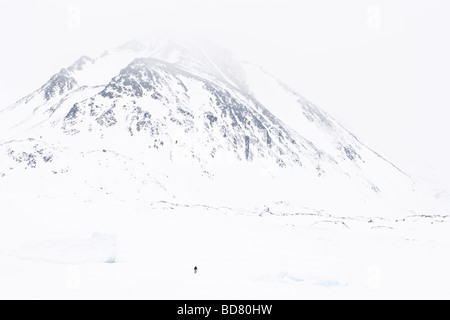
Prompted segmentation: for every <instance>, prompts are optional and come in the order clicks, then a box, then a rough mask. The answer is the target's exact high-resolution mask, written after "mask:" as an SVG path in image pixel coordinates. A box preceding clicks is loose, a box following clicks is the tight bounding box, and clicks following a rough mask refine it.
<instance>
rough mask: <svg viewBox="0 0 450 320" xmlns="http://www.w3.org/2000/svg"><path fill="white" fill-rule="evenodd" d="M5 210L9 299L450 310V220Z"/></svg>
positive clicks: (116, 206) (3, 256)
mask: <svg viewBox="0 0 450 320" xmlns="http://www.w3.org/2000/svg"><path fill="white" fill-rule="evenodd" d="M61 200H62V201H61ZM0 202H1V203H0V204H1V208H2V209H1V211H2V214H1V215H0V298H1V299H22V298H26V299H41V298H43V299H341V298H343V299H347V298H348V299H349V298H352V299H353V298H356V299H360V298H363V299H366V298H367V299H372V298H375V299H378V298H388V299H391V298H393V299H399V298H402V299H403V298H406V299H409V298H425V299H428V298H430V299H431V298H446V299H448V298H450V289H449V288H450V276H449V270H450V259H449V258H448V252H449V249H450V237H449V236H448V230H449V222H450V217H419V216H411V217H405V219H404V220H403V219H400V220H385V219H369V218H352V219H345V218H338V217H329V216H328V217H325V216H321V215H312V214H291V215H286V216H282V215H281V214H279V213H276V214H274V213H269V212H264V211H257V210H255V211H244V210H237V209H230V208H212V207H206V206H192V205H190V206H187V205H181V204H173V203H166V202H159V203H153V204H152V203H140V202H137V203H129V202H128V203H125V202H119V201H117V202H111V201H108V202H106V201H105V202H101V201H99V202H83V201H79V202H74V201H73V200H69V199H66V200H64V199H58V201H56V200H54V199H49V198H36V199H34V200H32V199H28V200H27V201H23V199H18V198H14V197H9V198H5V197H2V198H1V199H0ZM196 265H197V266H198V267H199V273H198V274H197V275H194V272H193V268H194V266H196Z"/></svg>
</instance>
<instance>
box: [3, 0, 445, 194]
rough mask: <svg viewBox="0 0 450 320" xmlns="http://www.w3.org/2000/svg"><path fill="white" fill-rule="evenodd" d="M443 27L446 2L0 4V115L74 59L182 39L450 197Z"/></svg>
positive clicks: (29, 0)
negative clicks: (254, 72) (223, 49)
mask: <svg viewBox="0 0 450 320" xmlns="http://www.w3.org/2000/svg"><path fill="white" fill-rule="evenodd" d="M449 16H450V1H447V0H427V1H425V0H395V1H392V0H390V1H389V0H385V1H384V0H370V1H368V0H339V1H336V0H289V1H288V0H239V1H237V0H189V1H187V0H161V1H159V0H158V1H156V0H127V1H114V0H110V1H106V0H90V1H88V0H78V1H77V0H72V1H68V0H14V1H12V0H0V39H1V48H2V50H1V51H0V55H1V59H0V70H1V72H0V107H3V106H6V105H9V104H11V103H13V102H15V101H16V100H18V99H19V98H21V97H23V96H24V95H26V94H28V93H30V92H31V91H33V90H35V89H37V88H38V87H40V86H41V85H42V84H43V83H44V82H45V81H47V80H48V79H49V78H50V76H51V75H52V74H54V73H55V72H57V71H58V70H59V69H61V68H62V67H66V66H68V65H70V64H71V63H72V62H73V61H75V60H76V59H77V58H78V57H79V56H81V55H85V54H86V55H91V56H95V55H97V54H99V53H101V52H102V51H104V50H106V49H110V48H112V47H115V46H117V45H120V44H122V43H123V42H126V41H128V40H131V39H133V38H136V37H139V36H142V35H145V34H148V33H151V32H153V31H156V30H158V29H161V28H164V27H171V28H175V29H176V28H178V29H182V30H188V31H190V32H192V33H194V34H198V35H200V36H203V37H205V38H209V39H211V40H213V41H216V42H218V43H221V44H224V45H226V46H227V47H229V49H231V50H232V51H234V52H235V53H236V54H238V55H240V56H241V57H243V58H246V59H247V60H250V61H253V62H256V63H258V64H261V65H263V66H264V67H265V68H266V69H267V70H269V71H271V72H272V73H274V74H275V75H277V76H278V77H280V78H281V79H282V80H284V81H285V82H287V83H288V84H289V85H290V86H291V87H293V88H294V89H296V90H297V91H298V92H299V93H301V94H302V95H304V96H305V97H306V98H308V99H309V100H311V101H312V102H314V103H316V104H318V105H320V106H321V107H322V108H323V109H325V110H326V111H328V112H329V113H330V114H332V115H333V116H334V117H335V118H337V119H338V120H339V121H340V122H341V123H342V124H344V125H345V126H346V127H347V128H348V129H349V130H350V131H352V132H353V133H355V134H356V135H357V136H358V137H359V138H360V140H362V141H363V142H365V143H366V144H367V145H368V146H370V147H372V148H373V149H375V150H376V151H378V152H380V153H381V154H383V155H385V156H386V157H387V158H389V159H390V160H392V161H394V162H396V163H397V164H398V165H399V166H401V167H403V168H404V169H405V170H407V171H410V172H411V171H412V172H413V173H415V174H416V175H426V176H428V177H430V176H433V175H434V176H436V177H438V178H439V179H440V180H441V182H442V183H444V184H446V185H447V186H448V187H450V169H449V168H448V164H449V163H450V151H449V150H448V149H449V148H448V147H447V146H448V143H447V139H448V137H450V126H448V124H447V123H448V122H449V121H450V111H449V110H450V97H449V94H448V92H449V88H450V62H449V57H450V42H449V40H448V39H449V38H450V37H449V33H450V19H448V17H449ZM449 189H450V188H449Z"/></svg>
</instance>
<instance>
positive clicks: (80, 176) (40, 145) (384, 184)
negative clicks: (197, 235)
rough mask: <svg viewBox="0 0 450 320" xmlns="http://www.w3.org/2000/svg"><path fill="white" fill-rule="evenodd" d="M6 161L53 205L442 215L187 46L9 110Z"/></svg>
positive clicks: (179, 44) (168, 44)
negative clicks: (88, 200)
mask: <svg viewBox="0 0 450 320" xmlns="http://www.w3.org/2000/svg"><path fill="white" fill-rule="evenodd" d="M0 157H1V158H0V159H1V160H2V161H1V162H0V177H1V178H0V188H2V187H3V188H12V186H16V187H17V188H20V189H21V190H22V189H24V188H25V189H27V188H28V189H29V191H30V192H34V191H36V190H38V191H39V192H42V193H43V194H51V195H55V194H59V192H62V193H64V192H65V194H76V195H84V196H85V197H91V196H99V197H100V196H101V197H115V198H119V199H121V198H127V199H128V198H129V199H143V200H149V201H157V200H161V199H172V200H173V199H176V200H179V201H190V202H194V203H200V202H201V203H204V202H214V203H220V204H222V205H224V204H227V205H233V204H236V205H238V206H239V205H249V204H251V205H259V206H264V205H267V206H269V205H270V206H271V207H272V208H274V207H276V206H280V205H281V206H283V204H289V205H286V206H289V207H290V209H289V210H293V212H297V211H299V210H312V211H319V212H328V213H332V214H342V213H345V214H348V215H364V214H366V211H370V214H377V215H383V214H388V213H390V212H394V213H395V212H398V213H400V211H402V212H404V210H413V211H415V212H422V210H432V209H430V208H432V207H430V203H429V202H426V201H425V200H424V199H425V198H426V197H425V196H426V194H425V193H426V192H424V191H423V190H422V189H421V188H420V186H419V185H418V184H417V183H416V181H415V180H414V179H412V178H411V177H410V176H408V175H407V174H405V173H404V172H402V171H401V170H400V169H399V168H397V167H396V166H395V165H394V164H392V163H390V162H389V161H387V160H386V159H384V158H383V157H382V156H380V155H379V154H377V153H376V152H374V151H372V150H370V149H369V148H367V147H366V146H365V145H364V144H363V143H361V142H360V141H359V140H358V139H357V138H356V137H355V136H354V135H353V134H351V133H350V132H348V131H347V130H346V129H345V128H344V127H342V126H341V125H340V124H339V123H338V122H337V121H335V120H334V119H333V118H332V117H331V116H330V115H328V114H327V113H326V112H325V111H324V110H322V109H321V108H319V107H317V106H316V105H314V104H313V103H311V102H309V101H308V100H306V99H305V98H304V97H302V96H301V95H299V94H298V93H297V92H295V91H294V90H293V89H291V88H289V87H288V86H287V85H286V84H284V83H283V82H281V81H280V80H278V79H276V78H275V77H273V76H271V75H270V74H269V73H267V72H266V71H264V70H263V69H262V68H260V67H258V66H255V65H253V64H251V63H247V62H242V61H240V60H239V59H237V58H235V57H234V56H233V54H232V53H230V52H229V51H228V50H226V49H225V48H223V47H220V46H218V45H215V44H212V43H210V42H206V41H203V40H197V39H195V40H193V39H190V40H186V39H179V38H178V37H177V36H170V37H161V36H159V35H153V36H149V37H146V38H142V39H139V40H135V41H132V42H129V43H126V44H124V45H123V46H121V47H119V48H116V49H114V50H111V51H106V52H104V53H103V54H102V55H101V56H99V57H95V58H91V57H87V56H84V57H81V58H80V59H79V60H77V61H76V62H75V63H73V64H72V65H71V66H69V67H67V68H64V69H62V70H61V71H59V72H58V73H56V74H55V75H54V76H53V77H52V78H51V79H50V80H49V81H48V82H47V83H46V84H44V85H43V86H42V87H41V88H40V89H38V90H36V91H35V92H33V93H31V94H30V95H28V96H27V97H25V98H23V99H22V100H19V101H18V102H17V103H15V104H14V105H12V106H10V107H8V108H6V109H2V110H1V111H0ZM30 170H31V171H30ZM23 175H25V177H27V180H28V181H34V183H32V182H30V183H27V184H26V186H24V184H23V183H15V182H17V181H18V177H23ZM42 181H46V183H45V185H43V184H42ZM63 190H65V191H63ZM422 195H424V197H422ZM292 208H294V209H292ZM269 210H270V209H269ZM282 210H288V209H286V208H283V209H282Z"/></svg>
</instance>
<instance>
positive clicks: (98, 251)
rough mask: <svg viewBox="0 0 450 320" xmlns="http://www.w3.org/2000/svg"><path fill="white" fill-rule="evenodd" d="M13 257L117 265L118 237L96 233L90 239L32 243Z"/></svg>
mask: <svg viewBox="0 0 450 320" xmlns="http://www.w3.org/2000/svg"><path fill="white" fill-rule="evenodd" d="M11 256H13V257H15V258H19V259H24V260H32V261H42V262H48V263H59V264H84V263H115V262H116V257H117V237H116V236H114V235H107V234H100V233H94V234H93V235H92V237H91V238H89V239H80V240H51V241H43V242H31V243H26V244H23V245H22V246H21V247H19V248H18V249H16V250H13V252H12V253H11Z"/></svg>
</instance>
